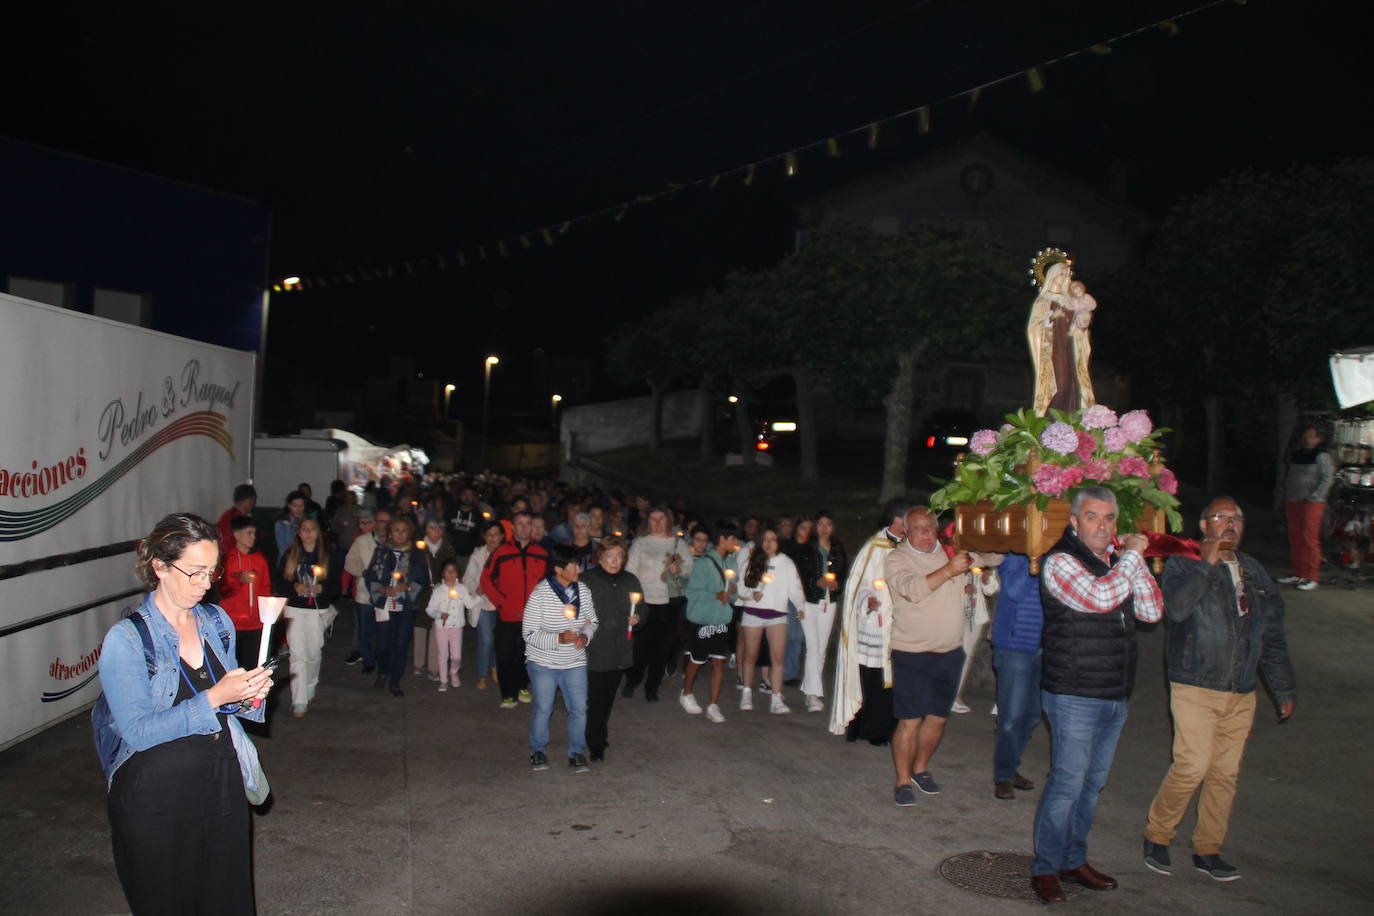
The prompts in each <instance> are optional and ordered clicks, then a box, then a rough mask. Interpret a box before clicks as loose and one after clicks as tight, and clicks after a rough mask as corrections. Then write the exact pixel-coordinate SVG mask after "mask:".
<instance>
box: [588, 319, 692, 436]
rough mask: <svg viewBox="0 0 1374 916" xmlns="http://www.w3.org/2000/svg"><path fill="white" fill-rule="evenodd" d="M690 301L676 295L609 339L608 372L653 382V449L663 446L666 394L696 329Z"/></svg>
mask: <svg viewBox="0 0 1374 916" xmlns="http://www.w3.org/2000/svg"><path fill="white" fill-rule="evenodd" d="M690 305H691V303H690V301H688V300H680V299H675V300H673V301H671V302H669V303H668V304H667V305H665V306H663V307H662V308H660V309H658V310H656V311H654V312H653V313H651V314H649V315H648V316H646V317H645V318H643V319H642V320H640V321H639V322H637V323H635V324H632V325H623V326H621V327H619V328H617V329H616V330H615V332H614V333H612V335H611V338H610V340H609V341H608V342H607V347H606V360H607V362H606V373H607V375H609V376H610V377H611V379H612V380H614V381H617V382H620V383H621V384H627V385H629V384H635V383H638V382H644V383H645V384H647V385H648V386H649V394H650V397H651V398H652V402H651V407H650V411H649V448H651V449H655V450H657V449H660V448H662V447H663V398H664V395H665V394H667V391H668V386H669V385H671V384H672V383H673V382H674V381H675V380H676V379H677V377H678V374H679V372H680V367H681V365H682V364H681V363H680V362H679V361H678V359H677V358H676V354H677V350H678V347H679V346H680V345H681V342H682V340H684V339H686V337H687V335H689V334H691V333H692V328H691V327H690V315H691V310H690Z"/></svg>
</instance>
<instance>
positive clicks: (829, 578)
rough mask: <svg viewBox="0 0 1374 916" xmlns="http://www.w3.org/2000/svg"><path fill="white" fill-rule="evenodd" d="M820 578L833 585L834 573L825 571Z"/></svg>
mask: <svg viewBox="0 0 1374 916" xmlns="http://www.w3.org/2000/svg"><path fill="white" fill-rule="evenodd" d="M822 578H824V579H825V581H826V582H827V583H829V584H832V585H833V584H834V582H835V574H834V573H826V574H825V575H824V576H823V577H822Z"/></svg>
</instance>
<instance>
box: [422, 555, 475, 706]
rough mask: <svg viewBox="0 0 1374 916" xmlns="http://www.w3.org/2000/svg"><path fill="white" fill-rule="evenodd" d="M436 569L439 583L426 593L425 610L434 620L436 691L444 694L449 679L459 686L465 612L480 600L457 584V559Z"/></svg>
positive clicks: (462, 585) (460, 684)
mask: <svg viewBox="0 0 1374 916" xmlns="http://www.w3.org/2000/svg"><path fill="white" fill-rule="evenodd" d="M440 570H441V572H440V579H441V581H440V582H439V584H438V585H436V586H435V587H434V589H433V590H432V591H431V592H430V597H429V603H428V604H427V605H426V606H425V610H426V611H427V613H428V616H429V617H431V618H432V619H433V620H434V637H433V639H434V644H435V646H436V648H437V650H438V653H439V661H438V665H439V692H440V693H444V692H445V691H447V690H448V682H449V679H450V678H452V679H453V686H454V687H461V686H462V683H461V682H460V681H459V680H458V669H459V668H460V667H462V664H463V624H464V623H466V622H467V610H468V609H470V608H480V607H481V606H482V597H481V596H480V595H474V594H473V593H472V592H470V591H468V589H467V586H465V585H464V584H463V583H462V582H459V581H458V561H457V559H448V560H445V561H444V564H443V566H442V567H440Z"/></svg>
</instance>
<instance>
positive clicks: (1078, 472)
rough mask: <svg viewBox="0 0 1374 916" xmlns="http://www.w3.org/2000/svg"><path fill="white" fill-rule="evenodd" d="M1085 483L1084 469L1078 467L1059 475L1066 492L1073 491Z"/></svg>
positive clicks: (1065, 469)
mask: <svg viewBox="0 0 1374 916" xmlns="http://www.w3.org/2000/svg"><path fill="white" fill-rule="evenodd" d="M1082 482H1083V469H1082V468H1081V467H1079V466H1077V465H1075V466H1074V467H1070V468H1064V469H1063V471H1062V472H1061V473H1060V475H1059V485H1060V487H1062V488H1063V489H1064V490H1069V489H1072V488H1073V487H1076V486H1078V485H1079V484H1080V483H1082Z"/></svg>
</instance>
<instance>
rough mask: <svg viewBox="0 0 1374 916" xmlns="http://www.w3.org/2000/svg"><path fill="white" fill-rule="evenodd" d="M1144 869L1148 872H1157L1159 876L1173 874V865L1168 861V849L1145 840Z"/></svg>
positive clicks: (1147, 838) (1147, 839)
mask: <svg viewBox="0 0 1374 916" xmlns="http://www.w3.org/2000/svg"><path fill="white" fill-rule="evenodd" d="M1144 855H1145V867H1146V868H1148V869H1149V870H1150V871H1157V872H1159V873H1160V874H1161V875H1172V874H1173V873H1174V866H1173V863H1172V862H1170V861H1169V847H1168V846H1164V845H1161V844H1159V843H1151V842H1150V839H1149V837H1146V838H1145V846H1144Z"/></svg>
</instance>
